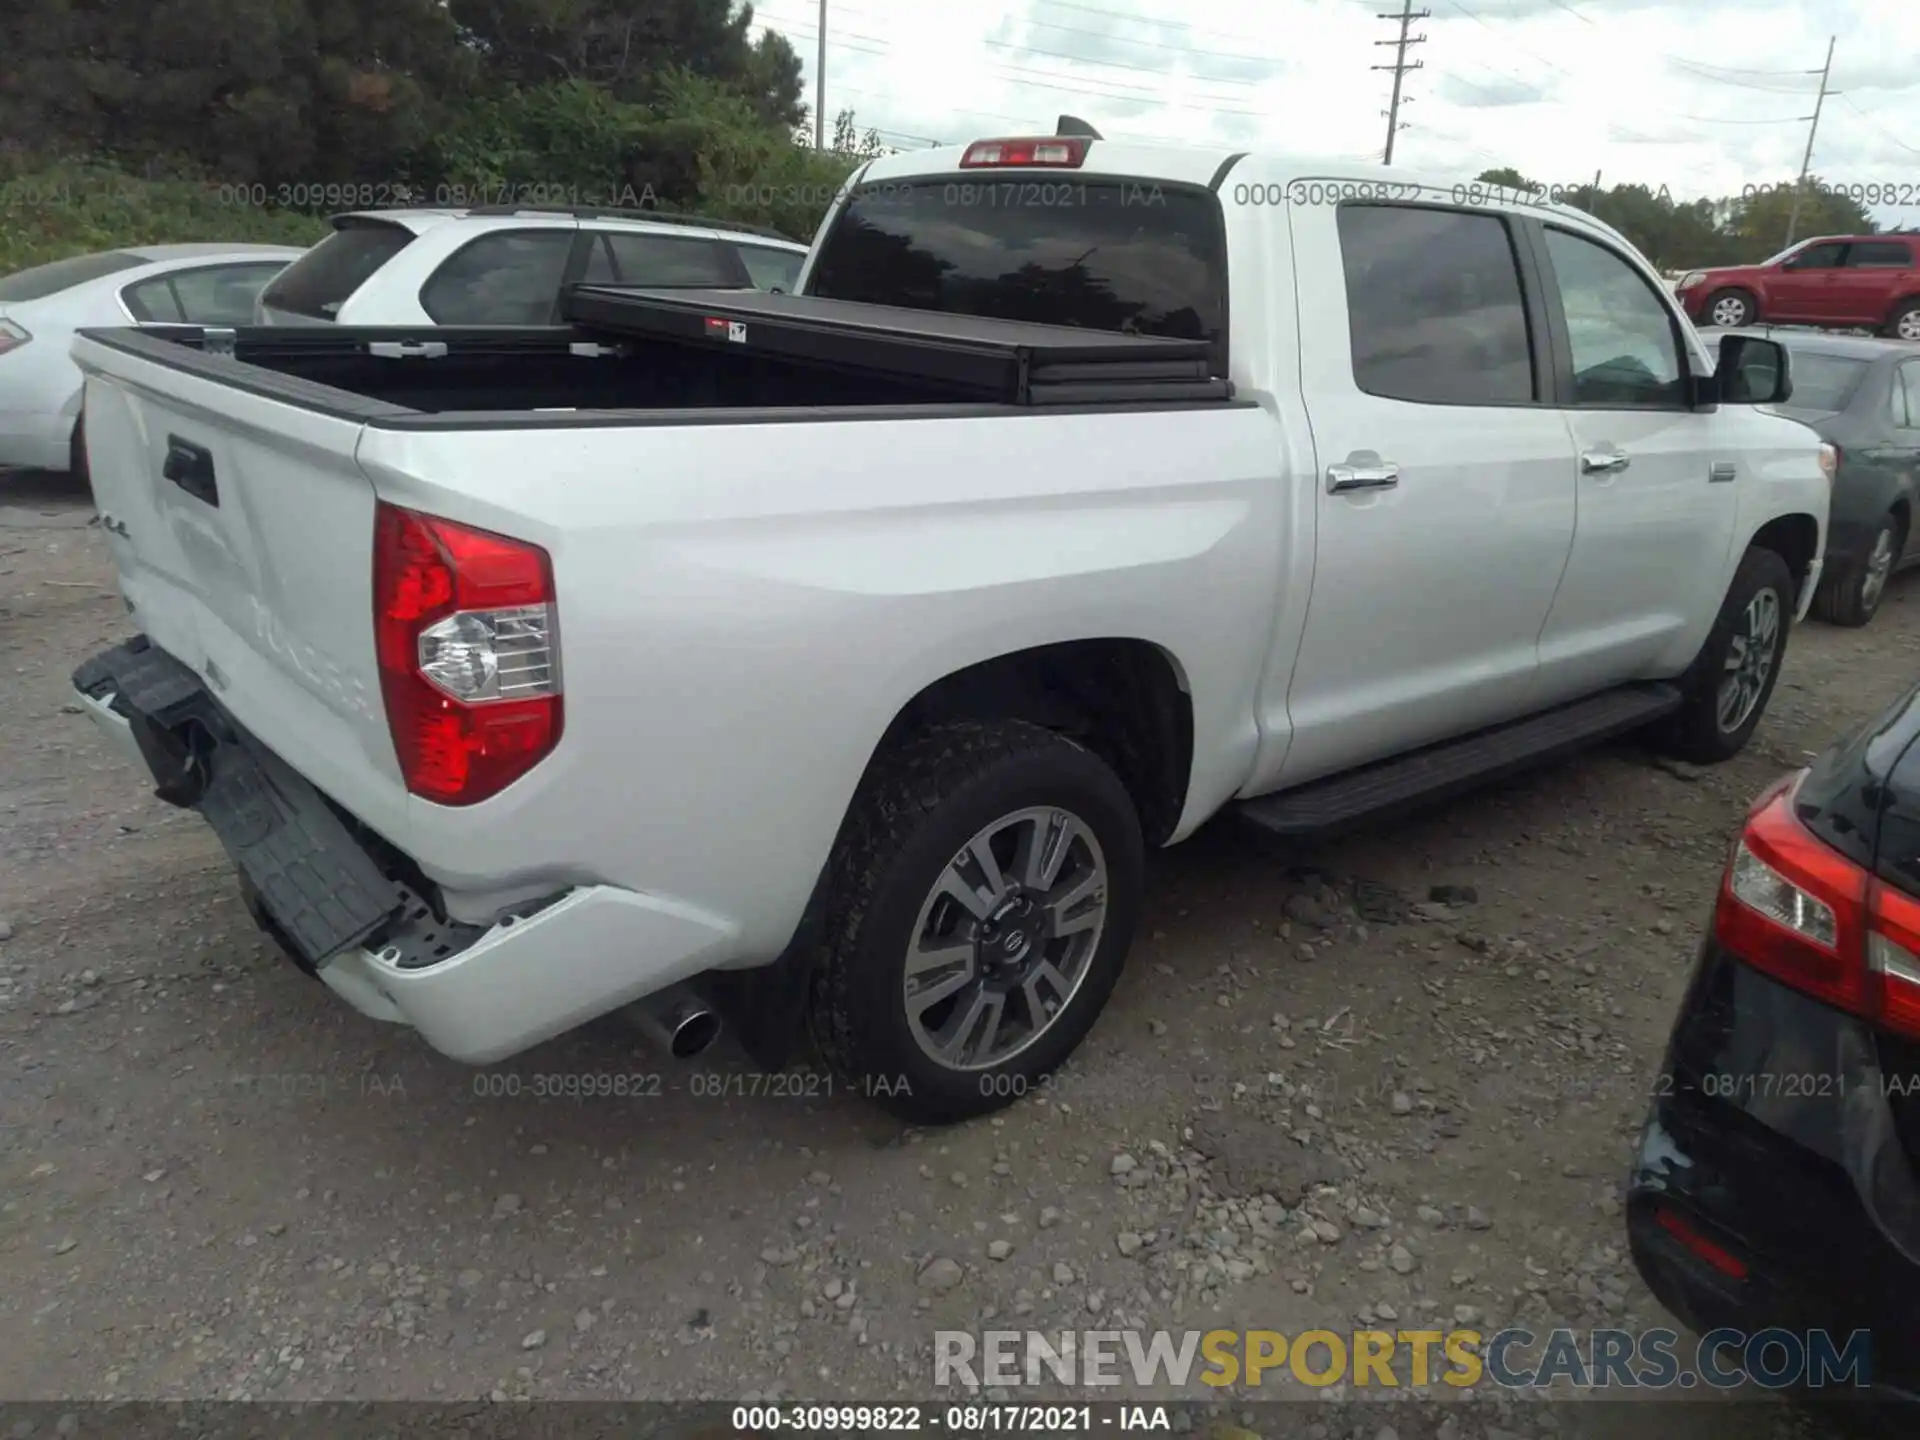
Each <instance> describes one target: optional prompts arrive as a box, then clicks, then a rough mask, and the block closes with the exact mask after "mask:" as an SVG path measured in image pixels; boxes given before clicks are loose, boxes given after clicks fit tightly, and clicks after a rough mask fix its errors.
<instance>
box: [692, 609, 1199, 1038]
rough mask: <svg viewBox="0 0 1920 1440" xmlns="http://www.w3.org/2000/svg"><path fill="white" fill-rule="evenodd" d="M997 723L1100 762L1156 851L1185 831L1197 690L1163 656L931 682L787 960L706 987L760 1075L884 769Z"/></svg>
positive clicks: (904, 707) (1110, 655)
mask: <svg viewBox="0 0 1920 1440" xmlns="http://www.w3.org/2000/svg"><path fill="white" fill-rule="evenodd" d="M990 719H1001V720H1026V721H1029V722H1030V723H1033V724H1036V725H1040V726H1042V727H1044V728H1046V729H1049V730H1053V731H1056V732H1057V733H1060V734H1063V735H1067V736H1069V737H1071V738H1073V739H1075V740H1078V741H1080V743H1082V744H1084V745H1086V746H1087V748H1088V749H1090V750H1092V751H1093V752H1094V753H1095V754H1096V755H1098V756H1100V758H1101V759H1102V760H1104V761H1106V763H1107V764H1108V765H1110V766H1112V768H1113V770H1114V772H1115V774H1116V775H1118V776H1119V778H1120V783H1121V784H1122V785H1123V786H1124V787H1125V788H1126V790H1127V793H1128V794H1129V795H1130V796H1131V797H1132V798H1133V802H1134V805H1135V807H1136V809H1137V810H1138V811H1139V814H1140V822H1141V831H1142V834H1143V838H1144V839H1145V840H1146V843H1147V845H1148V846H1149V847H1153V846H1158V845H1161V844H1164V843H1165V842H1166V840H1167V838H1168V837H1169V836H1170V835H1171V834H1172V833H1173V831H1174V829H1175V827H1176V826H1177V825H1178V824H1179V820H1180V815H1181V812H1182V810H1183V809H1184V808H1185V805H1186V799H1187V789H1188V785H1189V782H1190V781H1191V778H1192V773H1193V753H1194V717H1193V701H1192V688H1191V685H1190V682H1189V677H1188V672H1187V667H1186V666H1185V665H1184V664H1182V663H1181V661H1180V659H1179V657H1178V656H1177V655H1175V654H1174V653H1173V652H1172V651H1171V650H1169V649H1167V648H1166V647H1165V646H1164V645H1161V644H1159V643H1157V642H1155V641H1151V640H1142V639H1138V638H1133V637H1122V636H1107V637H1096V638H1081V639H1071V640H1061V641H1053V642H1048V643H1040V644H1034V645H1030V646H1026V647H1024V648H1022V649H1018V650H1012V651H1008V652H1006V653H1004V654H1000V655H992V656H988V657H985V658H983V659H980V660H976V661H974V662H972V663H970V664H967V665H964V666H960V667H959V668H957V669H953V670H950V671H948V672H947V673H945V674H943V675H940V676H938V677H936V678H935V679H932V680H930V681H928V682H926V683H925V684H923V685H922V686H921V687H920V688H919V690H917V691H916V692H915V693H914V694H913V695H912V696H910V697H909V698H908V699H907V700H905V701H904V702H903V703H902V704H901V705H900V706H899V708H898V709H897V710H896V711H895V712H894V715H893V718H892V720H891V721H890V722H889V723H888V724H887V726H886V727H885V729H884V731H883V732H882V734H881V736H880V737H879V739H878V740H877V741H876V743H875V744H874V746H873V748H872V750H871V751H870V752H869V754H868V756H867V763H866V765H865V766H864V767H863V769H862V771H861V776H860V781H859V783H858V784H857V785H856V786H855V787H854V789H853V791H852V793H851V794H849V795H848V797H847V803H846V807H845V809H844V810H843V811H842V813H841V817H840V823H839V825H838V826H837V827H836V830H835V835H834V841H833V846H832V849H831V850H830V851H829V853H828V855H827V856H826V857H824V858H823V860H822V864H821V867H820V873H819V875H818V877H817V878H816V880H815V882H814V886H813V890H812V893H811V894H810V895H809V897H808V899H807V903H806V907H805V910H804V911H803V913H802V915H801V918H800V922H799V924H798V926H797V927H796V928H795V931H794V933H793V935H792V937H791V938H790V939H789V941H788V942H787V946H786V948H785V949H784V950H783V951H782V952H781V954H780V956H779V958H778V959H777V960H776V961H775V962H774V963H773V964H772V965H771V966H767V967H764V968H761V969H756V970H740V971H717V972H713V973H712V974H710V975H709V977H708V988H709V990H710V991H711V992H712V993H713V995H714V998H715V999H716V1000H717V1001H718V1002H719V1003H720V1004H721V1005H722V1006H723V1008H724V1009H725V1010H726V1011H727V1013H728V1017H729V1019H730V1020H731V1021H732V1022H733V1024H734V1025H735V1026H736V1028H737V1029H738V1031H739V1033H740V1039H741V1042H742V1043H743V1045H744V1046H745V1047H746V1049H747V1051H748V1052H749V1054H751V1055H752V1056H753V1057H754V1059H755V1060H756V1062H757V1063H759V1064H761V1065H763V1066H765V1067H767V1068H768V1069H779V1068H781V1067H783V1066H784V1065H786V1064H787V1063H789V1061H790V1059H791V1057H792V1055H793V1052H794V1049H795V1047H796V1046H797V1044H798V1041H799V1037H800V1030H801V1017H802V1015H803V1013H804V1010H805V1002H806V996H807V989H808V985H809V984H810V981H811V977H812V974H813V972H814V969H815V966H816V963H817V961H818V959H819V952H820V946H821V945H822V943H823V941H824V938H825V933H826V925H827V911H828V904H829V892H830V886H831V881H832V872H833V857H834V856H835V855H837V854H838V853H839V851H840V848H841V845H842V844H843V842H844V840H845V837H846V834H847V825H848V823H849V821H850V820H851V819H852V817H853V815H854V812H855V808H856V807H857V806H858V805H859V804H860V801H861V798H862V796H863V794H864V792H865V790H866V787H867V781H868V777H870V776H871V775H872V774H873V772H874V768H875V765H876V763H877V762H878V761H879V760H880V758H881V757H882V756H884V755H886V754H887V753H888V752H889V751H890V750H891V749H892V748H894V747H896V746H898V745H899V744H900V743H901V742H902V741H903V740H905V739H906V738H907V737H909V736H911V735H914V734H916V733H918V732H919V731H921V730H923V729H925V728H926V727H928V726H931V725H937V724H941V723H946V722H952V721H959V720H990Z"/></svg>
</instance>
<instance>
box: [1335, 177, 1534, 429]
mask: <svg viewBox="0 0 1920 1440" xmlns="http://www.w3.org/2000/svg"><path fill="white" fill-rule="evenodd" d="M1337 220H1338V224H1339V227H1340V262H1341V268H1342V269H1343V270H1344V271H1345V278H1346V285H1347V329H1348V337H1349V343H1350V345H1351V347H1352V352H1353V378H1354V383H1355V384H1356V385H1358V386H1359V387H1360V389H1361V390H1363V391H1365V392H1366V393H1367V394H1369V395H1377V396H1380V397H1381V398H1382V399H1387V400H1411V401H1414V402H1416V403H1422V404H1430V405H1526V404H1530V403H1531V402H1532V401H1533V399H1534V376H1533V352H1532V349H1531V347H1530V346H1529V343H1528V335H1527V311H1526V303H1525V301H1524V300H1522V298H1521V294H1520V266H1519V262H1518V260H1516V259H1515V257H1514V250H1513V240H1512V238H1511V236H1510V235H1509V233H1508V230H1507V224H1506V222H1505V221H1504V220H1502V219H1501V218H1500V217H1499V216H1497V215H1487V214H1471V213H1468V212H1464V211H1457V210H1436V209H1430V208H1425V207H1421V206H1411V205H1370V204H1347V205H1342V206H1341V207H1340V209H1339V213H1338V216H1337Z"/></svg>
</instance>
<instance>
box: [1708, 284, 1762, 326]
mask: <svg viewBox="0 0 1920 1440" xmlns="http://www.w3.org/2000/svg"><path fill="white" fill-rule="evenodd" d="M1758 313H1759V306H1757V305H1755V304H1754V303H1753V297H1752V296H1751V295H1749V294H1747V292H1746V291H1744V290H1716V291H1714V292H1713V294H1712V295H1710V296H1709V297H1708V298H1707V308H1706V316H1707V323H1708V324H1709V325H1718V326H1721V327H1723V328H1725V329H1728V330H1731V329H1734V328H1736V327H1738V326H1741V325H1751V324H1752V323H1753V317H1754V316H1755V315H1757V314H1758Z"/></svg>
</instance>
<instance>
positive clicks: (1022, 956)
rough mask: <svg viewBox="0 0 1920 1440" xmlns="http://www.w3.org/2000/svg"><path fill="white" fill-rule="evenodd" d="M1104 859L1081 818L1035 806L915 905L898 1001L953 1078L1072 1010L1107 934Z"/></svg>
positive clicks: (989, 834) (958, 862) (1007, 1054)
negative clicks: (916, 912) (956, 1072)
mask: <svg viewBox="0 0 1920 1440" xmlns="http://www.w3.org/2000/svg"><path fill="white" fill-rule="evenodd" d="M1108 890H1109V882H1108V871H1107V859H1106V855H1105V853H1104V852H1103V851H1102V850H1101V848H1100V842H1099V840H1098V839H1096V838H1095V836H1094V833H1093V830H1092V829H1091V827H1089V826H1088V825H1087V824H1086V823H1085V822H1084V821H1083V820H1081V819H1080V818H1079V817H1078V816H1076V815H1073V814H1072V813H1070V812H1068V811H1066V810H1063V809H1060V808H1059V807H1057V806H1036V807H1031V808H1028V809H1024V810H1018V811H1015V812H1013V813H1012V814H1009V815H1003V816H1001V817H1000V818H999V819H998V820H995V821H993V822H992V823H991V824H989V825H986V826H983V827H982V828H981V829H980V830H979V831H978V832H977V833H976V834H975V835H974V837H973V839H971V840H969V841H968V842H967V844H966V845H965V846H964V847H963V848H962V849H961V850H960V852H959V854H957V855H955V856H954V857H953V859H952V860H951V861H950V862H948V864H947V866H946V867H945V868H944V869H943V870H942V871H941V873H940V877H939V879H938V880H936V881H935V882H934V884H933V887H932V890H931V892H930V893H929V894H928V896H927V898H926V900H925V901H924V902H923V903H922V904H921V906H920V912H919V916H918V918H917V919H916V920H915V922H914V927H913V938H912V940H911V941H910V942H909V948H908V951H907V956H906V966H905V977H904V995H903V998H904V1000H905V1002H906V1014H907V1026H908V1029H909V1030H910V1031H911V1032H912V1034H913V1038H914V1042H915V1043H916V1044H917V1045H918V1046H919V1047H920V1049H921V1050H922V1052H924V1053H925V1054H926V1056H927V1057H928V1058H929V1059H931V1060H932V1061H934V1062H935V1063H936V1064H938V1065H941V1066H944V1067H946V1068H947V1069H950V1070H964V1071H973V1070H987V1069H991V1068H992V1067H994V1066H996V1065H1000V1064H1003V1063H1005V1062H1006V1061H1008V1060H1010V1059H1012V1058H1013V1057H1014V1056H1015V1055H1018V1054H1019V1053H1020V1052H1021V1051H1023V1050H1025V1049H1026V1048H1027V1047H1028V1046H1030V1045H1032V1044H1033V1043H1034V1042H1035V1041H1036V1040H1038V1039H1039V1038H1040V1037H1041V1036H1042V1035H1044V1034H1045V1033H1046V1032H1047V1031H1048V1030H1049V1029H1050V1028H1051V1027H1052V1026H1053V1024H1054V1022H1055V1021H1056V1020H1058V1019H1059V1017H1060V1016H1061V1015H1062V1014H1064V1013H1065V1012H1066V1010H1067V1007H1068V1006H1069V1005H1070V1004H1071V1003H1072V1001H1073V997H1074V996H1075V995H1076V994H1077V993H1078V992H1079V990H1080V987H1081V984H1082V982H1083V981H1085V979H1086V977H1087V974H1088V972H1089V970H1090V969H1091V968H1092V959H1093V955H1094V952H1095V951H1096V950H1098V948H1099V946H1100V937H1101V935H1102V933H1103V932H1104V931H1105V928H1106V919H1107V903H1108Z"/></svg>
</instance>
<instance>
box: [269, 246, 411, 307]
mask: <svg viewBox="0 0 1920 1440" xmlns="http://www.w3.org/2000/svg"><path fill="white" fill-rule="evenodd" d="M412 243H413V232H412V231H411V230H409V229H407V228H406V226H404V225H390V224H387V223H385V222H374V223H371V224H351V225H343V226H341V227H340V228H339V229H337V230H335V231H334V232H333V233H332V234H331V235H329V236H327V238H326V239H324V240H322V241H321V242H320V243H319V244H318V245H316V246H314V247H313V249H311V250H309V251H307V253H306V254H304V255H302V256H301V257H300V258H299V259H298V260H296V261H294V262H293V264H291V265H289V266H288V267H287V268H286V269H285V270H283V271H281V272H280V274H279V275H278V276H276V277H275V278H274V281H273V283H272V284H271V285H269V286H268V287H267V288H266V289H265V290H264V291H263V292H262V293H261V296H260V301H261V303H262V304H263V305H266V306H267V307H268V308H270V309H274V310H284V311H285V312H286V313H287V314H289V315H305V316H307V317H308V318H309V319H312V320H331V319H333V318H334V317H335V316H336V315H338V314H339V313H340V307H341V306H342V305H344V304H345V303H346V301H347V297H348V296H349V295H351V294H353V292H354V291H356V290H358V289H359V288H360V287H361V286H362V285H364V284H366V283H367V281H368V280H370V279H372V278H373V273H374V271H376V270H378V269H379V268H380V267H381V266H382V265H384V264H386V263H387V262H388V261H389V260H391V259H392V258H393V257H394V256H396V255H398V254H399V253H400V252H401V251H402V250H404V249H406V248H407V246H408V245H410V244H412Z"/></svg>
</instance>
